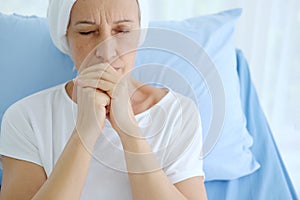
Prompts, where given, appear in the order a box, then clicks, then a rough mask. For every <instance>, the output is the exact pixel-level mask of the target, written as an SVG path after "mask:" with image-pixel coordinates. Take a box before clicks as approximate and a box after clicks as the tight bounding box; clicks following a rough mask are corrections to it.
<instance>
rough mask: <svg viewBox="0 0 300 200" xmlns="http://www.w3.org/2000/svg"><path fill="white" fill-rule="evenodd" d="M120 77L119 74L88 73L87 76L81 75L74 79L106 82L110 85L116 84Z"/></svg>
mask: <svg viewBox="0 0 300 200" xmlns="http://www.w3.org/2000/svg"><path fill="white" fill-rule="evenodd" d="M120 78H121V77H120V75H119V74H110V73H107V72H103V73H99V72H90V73H87V74H83V75H79V76H78V77H77V78H76V79H81V80H89V79H90V80H92V79H95V80H100V79H102V80H106V81H109V82H112V83H117V82H118V81H119V79H120Z"/></svg>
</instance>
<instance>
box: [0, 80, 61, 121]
mask: <svg viewBox="0 0 300 200" xmlns="http://www.w3.org/2000/svg"><path fill="white" fill-rule="evenodd" d="M64 85H65V84H60V85H57V86H54V87H51V88H48V89H45V90H42V91H40V92H37V93H34V94H32V95H29V96H27V97H25V98H23V99H20V100H19V101H17V102H16V103H14V104H12V105H11V106H10V107H9V108H8V109H7V110H6V111H5V113H4V118H11V119H14V118H20V116H23V117H24V116H25V115H28V114H30V113H39V112H41V111H43V110H45V109H47V108H49V105H51V104H54V103H55V102H56V101H58V100H59V98H62V97H63V89H64Z"/></svg>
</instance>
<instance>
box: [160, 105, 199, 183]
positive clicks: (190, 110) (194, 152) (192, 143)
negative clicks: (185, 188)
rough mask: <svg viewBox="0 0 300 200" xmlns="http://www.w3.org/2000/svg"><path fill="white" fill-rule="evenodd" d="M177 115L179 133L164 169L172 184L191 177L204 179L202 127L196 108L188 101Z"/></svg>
mask: <svg viewBox="0 0 300 200" xmlns="http://www.w3.org/2000/svg"><path fill="white" fill-rule="evenodd" d="M179 115H181V117H179V118H180V123H179V124H180V127H181V128H180V130H181V131H180V133H179V134H178V135H177V136H176V139H175V141H176V142H174V143H173V144H172V145H171V148H170V149H169V150H168V152H169V154H168V158H167V160H169V161H168V162H170V164H169V165H167V166H166V167H164V171H165V172H166V174H167V176H168V177H169V179H170V181H171V182H172V183H173V184H174V183H177V182H180V181H183V180H185V179H188V178H191V177H196V176H203V177H204V172H203V159H202V158H201V148H202V127H201V120H200V114H199V112H198V109H197V106H196V105H195V104H194V102H193V101H192V100H189V101H188V102H185V103H183V104H182V113H180V112H179ZM177 118H178V117H177ZM177 121H178V120H177ZM176 123H178V122H176Z"/></svg>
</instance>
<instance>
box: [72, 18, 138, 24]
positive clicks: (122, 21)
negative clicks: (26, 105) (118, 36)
mask: <svg viewBox="0 0 300 200" xmlns="http://www.w3.org/2000/svg"><path fill="white" fill-rule="evenodd" d="M124 22H130V23H133V22H134V21H133V20H130V19H123V20H119V21H115V22H114V24H120V23H124ZM78 24H91V25H94V24H95V22H92V21H86V20H84V21H78V22H76V23H75V25H78Z"/></svg>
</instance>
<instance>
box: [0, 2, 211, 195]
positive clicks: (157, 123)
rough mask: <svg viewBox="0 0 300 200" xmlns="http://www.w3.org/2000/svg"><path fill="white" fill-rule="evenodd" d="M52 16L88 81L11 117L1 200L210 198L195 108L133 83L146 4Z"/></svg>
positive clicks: (32, 100)
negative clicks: (141, 6)
mask: <svg viewBox="0 0 300 200" xmlns="http://www.w3.org/2000/svg"><path fill="white" fill-rule="evenodd" d="M48 16H49V22H50V32H51V36H52V39H53V41H54V43H55V44H56V45H57V47H58V48H59V49H60V50H61V51H63V52H65V53H68V54H70V55H71V56H72V58H73V61H74V64H75V67H76V69H77V70H78V74H79V75H78V77H77V78H76V79H74V80H73V81H69V82H67V83H65V84H62V85H58V86H56V87H53V88H50V89H47V90H44V91H41V92H39V93H37V94H34V95H32V96H30V97H27V98H25V99H23V100H21V101H19V102H17V103H16V104H14V105H13V106H11V107H10V108H9V109H8V111H7V112H6V114H5V116H4V118H3V125H2V128H3V129H2V133H1V148H0V153H1V154H2V158H3V183H2V190H1V199H14V200H16V199H22V200H24V199H55V200H57V199H88V200H91V199H136V200H142V199H151V200H153V199H163V200H165V199H170V200H175V199H195V200H196V199H197V200H198V199H206V194H205V187H204V183H203V176H204V173H203V170H202V160H201V159H200V156H199V155H200V150H201V149H200V148H201V141H202V140H201V137H202V135H201V125H200V119H199V113H198V112H197V109H196V106H195V104H194V103H193V102H192V101H191V100H190V99H187V98H185V97H183V96H181V95H179V94H177V93H175V92H173V91H172V90H169V89H164V88H155V87H152V86H149V85H143V84H142V83H139V82H137V81H135V80H134V79H133V78H131V77H130V76H127V74H129V72H130V71H131V70H132V69H133V65H134V61H135V54H136V51H130V52H127V53H124V48H125V49H126V44H127V45H129V46H130V49H131V48H132V47H133V46H135V47H137V45H138V38H137V37H135V36H138V34H135V33H136V31H135V30H138V29H139V27H140V23H141V17H143V16H142V14H141V12H140V8H139V2H137V0H77V1H76V2H75V0H52V1H50V5H49V10H48ZM130 33H133V34H132V35H131V36H130V37H132V38H133V39H132V40H130V39H129V37H128V36H126V35H127V34H129V35H130ZM128 41H131V42H128ZM99 43H100V45H98V44H99ZM129 43H130V44H129ZM129 46H128V48H127V49H129ZM122 49H123V50H122ZM158 108H162V109H163V112H161V109H158ZM181 111H182V112H181ZM149 113H151V116H152V118H151V120H152V121H151V124H150V125H148V126H146V127H144V128H141V127H142V125H141V124H147V119H148V121H149ZM74 116H75V121H74V120H73V117H74ZM191 119H193V120H191ZM162 122H163V123H162ZM152 136H153V137H152ZM174 138H175V139H174ZM112 141H115V142H112ZM112 143H114V144H113V145H112ZM116 149H117V150H119V149H121V152H122V156H120V154H118V153H117V151H116ZM97 158H100V159H97ZM123 164H124V166H125V170H122V169H123V168H122V167H120V166H122V165H123Z"/></svg>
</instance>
